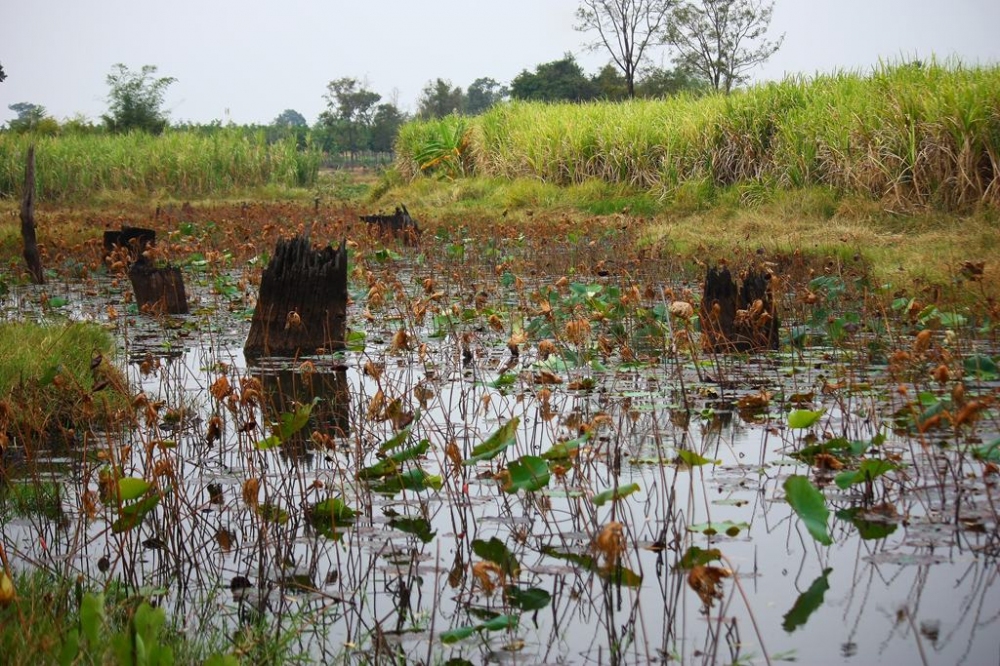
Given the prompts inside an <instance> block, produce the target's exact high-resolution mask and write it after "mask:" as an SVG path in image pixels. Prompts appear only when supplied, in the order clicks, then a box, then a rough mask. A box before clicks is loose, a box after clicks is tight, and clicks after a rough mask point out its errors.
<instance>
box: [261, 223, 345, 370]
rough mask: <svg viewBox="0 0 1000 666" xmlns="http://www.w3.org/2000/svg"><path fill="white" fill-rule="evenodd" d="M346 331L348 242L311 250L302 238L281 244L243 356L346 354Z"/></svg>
mask: <svg viewBox="0 0 1000 666" xmlns="http://www.w3.org/2000/svg"><path fill="white" fill-rule="evenodd" d="M346 332H347V244H346V241H344V242H341V244H340V247H339V248H338V249H336V250H334V249H333V248H332V247H330V246H327V247H325V248H323V249H322V250H313V249H312V247H311V246H310V244H309V239H308V237H303V236H296V237H295V238H293V239H290V240H285V239H283V240H280V241H278V246H277V248H276V249H275V251H274V256H273V257H272V258H271V261H270V262H268V264H267V268H265V269H264V274H263V276H262V277H261V282H260V295H259V297H258V299H257V307H256V308H254V313H253V320H252V321H251V322H250V333H249V335H248V336H247V341H246V344H244V346H243V353H244V354H245V355H246V356H247V358H248V359H253V358H256V357H260V356H290V357H294V356H299V355H312V354H316V353H318V350H324V351H330V350H335V349H343V348H344V345H345V335H346Z"/></svg>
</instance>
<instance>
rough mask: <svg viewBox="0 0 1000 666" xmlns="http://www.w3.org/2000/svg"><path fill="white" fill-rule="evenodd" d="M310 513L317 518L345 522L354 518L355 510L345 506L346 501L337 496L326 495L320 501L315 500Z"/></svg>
mask: <svg viewBox="0 0 1000 666" xmlns="http://www.w3.org/2000/svg"><path fill="white" fill-rule="evenodd" d="M312 515H313V518H314V519H317V520H325V521H327V522H331V521H332V522H334V523H347V522H351V521H353V520H354V516H356V515H357V511H355V510H354V509H352V508H351V507H349V506H347V503H346V502H344V500H342V499H340V498H339V497H328V498H327V499H325V500H323V501H322V502H317V503H316V504H314V505H313V507H312Z"/></svg>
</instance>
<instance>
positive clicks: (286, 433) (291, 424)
mask: <svg viewBox="0 0 1000 666" xmlns="http://www.w3.org/2000/svg"><path fill="white" fill-rule="evenodd" d="M319 400H320V398H319V396H317V397H315V398H313V399H312V402H307V403H303V404H301V405H299V406H298V407H296V408H295V411H294V412H282V413H281V414H280V415H279V416H278V423H276V424H275V425H274V427H273V429H272V432H271V435H270V436H269V437H266V438H265V439H263V440H261V441H259V442H257V448H258V449H261V450H262V451H263V450H267V449H272V448H274V447H276V446H281V445H282V444H284V443H285V442H287V441H288V440H289V439H291V438H292V436H293V435H295V433H297V432H299V431H300V430H302V429H303V428H305V427H306V424H307V423H309V417H310V416H311V415H312V410H313V408H314V407H315V406H316V404H317V403H318V402H319Z"/></svg>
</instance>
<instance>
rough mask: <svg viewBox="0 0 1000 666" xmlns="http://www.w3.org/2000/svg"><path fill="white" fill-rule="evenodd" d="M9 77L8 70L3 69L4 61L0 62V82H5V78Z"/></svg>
mask: <svg viewBox="0 0 1000 666" xmlns="http://www.w3.org/2000/svg"><path fill="white" fill-rule="evenodd" d="M6 78H7V72H5V71H3V63H0V83H3V81H4V79H6Z"/></svg>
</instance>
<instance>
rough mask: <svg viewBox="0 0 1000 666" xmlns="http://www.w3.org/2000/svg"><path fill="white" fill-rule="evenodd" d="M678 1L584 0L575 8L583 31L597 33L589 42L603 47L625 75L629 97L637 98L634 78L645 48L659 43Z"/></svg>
mask: <svg viewBox="0 0 1000 666" xmlns="http://www.w3.org/2000/svg"><path fill="white" fill-rule="evenodd" d="M676 4H677V0H583V2H581V3H580V7H579V8H578V9H577V10H576V18H577V21H578V23H577V24H576V26H575V28H576V29H577V30H579V31H580V32H596V33H597V39H596V40H594V41H593V42H592V43H590V44H588V45H587V48H589V49H591V50H597V49H601V48H604V49H606V50H607V51H608V53H610V54H611V58H612V60H614V63H615V65H617V66H618V68H619V69H620V70H622V74H624V75H625V85H626V87H627V88H628V96H629V97H635V77H636V73H637V72H638V70H639V65H640V64H641V63H642V59H643V57H644V56H645V55H646V49H647V48H649V47H650V46H654V45H656V44H659V43H660V41H661V40H662V37H663V35H662V34H661V33H662V32H663V30H664V29H666V27H667V23H668V20H669V18H670V12H671V10H672V9H673V8H674V7H675V6H676Z"/></svg>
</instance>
